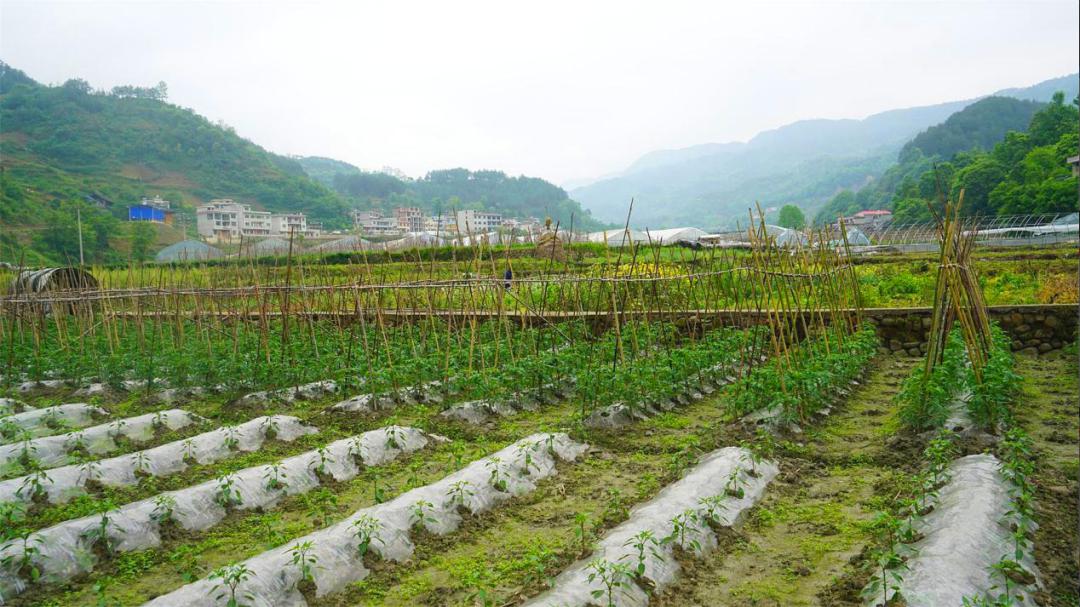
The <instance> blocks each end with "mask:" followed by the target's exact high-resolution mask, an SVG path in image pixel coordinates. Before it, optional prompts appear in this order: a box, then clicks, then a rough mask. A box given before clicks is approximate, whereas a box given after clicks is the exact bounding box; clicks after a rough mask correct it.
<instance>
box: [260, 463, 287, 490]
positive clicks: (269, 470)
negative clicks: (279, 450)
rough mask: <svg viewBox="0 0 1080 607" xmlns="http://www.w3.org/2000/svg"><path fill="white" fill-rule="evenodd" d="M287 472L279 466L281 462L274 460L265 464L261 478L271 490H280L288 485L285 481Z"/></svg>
mask: <svg viewBox="0 0 1080 607" xmlns="http://www.w3.org/2000/svg"><path fill="white" fill-rule="evenodd" d="M287 476H288V474H286V473H285V471H284V470H283V469H282V467H281V462H275V463H273V464H269V465H268V466H266V468H265V469H264V472H263V480H264V481H265V482H266V488H267V489H269V490H271V491H281V490H283V489H285V488H286V487H288V485H287V484H286V483H285V478H286V477H287Z"/></svg>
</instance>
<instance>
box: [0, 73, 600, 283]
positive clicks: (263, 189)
mask: <svg viewBox="0 0 1080 607" xmlns="http://www.w3.org/2000/svg"><path fill="white" fill-rule="evenodd" d="M167 99H168V89H167V86H166V85H165V83H160V84H158V85H157V86H155V87H136V86H118V87H114V88H113V89H111V90H109V91H101V90H95V89H93V88H92V87H91V85H90V84H89V83H87V82H86V81H84V80H80V79H72V80H68V81H67V82H65V83H63V84H61V85H59V86H45V85H42V84H39V83H38V82H36V81H34V80H33V79H32V78H30V77H29V76H27V75H26V74H25V73H23V72H22V71H20V70H18V69H15V68H13V67H11V66H9V65H7V64H5V63H3V62H0V125H2V131H0V224H2V225H3V226H4V228H5V229H4V230H0V259H2V260H5V261H10V262H25V263H30V264H46V263H70V262H73V261H78V259H79V244H78V240H79V239H78V234H79V232H78V227H77V218H78V217H79V216H81V221H82V228H83V230H82V232H83V249H84V258H85V260H86V261H87V262H88V263H90V262H95V263H96V262H116V261H123V260H126V259H128V258H129V257H130V258H132V259H134V260H136V261H138V260H143V259H146V258H148V257H149V256H151V255H152V253H153V252H154V251H156V250H157V248H159V247H160V246H161V245H162V244H167V243H169V242H175V241H177V240H181V239H183V238H184V237H185V235H192V234H193V229H194V224H195V215H194V209H195V207H196V206H197V205H199V204H202V203H204V202H206V201H207V200H210V199H213V198H233V199H235V200H237V201H240V202H244V203H249V204H252V205H254V206H255V207H256V208H261V209H265V210H270V211H301V212H304V213H307V214H308V216H309V217H310V218H311V219H312V220H314V221H320V222H322V223H323V225H324V226H325V227H326V228H349V227H351V220H350V218H349V214H348V212H349V210H350V209H352V208H373V207H380V206H381V207H392V206H396V205H398V204H407V205H410V206H420V207H423V208H425V209H428V210H432V209H436V208H439V207H441V208H442V209H445V210H447V211H449V210H451V209H453V208H460V209H465V208H488V209H493V210H497V211H500V212H502V213H504V214H505V215H508V216H512V217H525V216H538V217H540V218H543V217H544V216H551V217H553V218H554V219H556V220H561V221H563V222H564V225H566V224H568V223H569V220H570V215H571V214H572V213H573V214H574V215H575V221H576V222H578V225H581V226H582V227H594V226H596V225H597V223H596V222H595V221H592V220H591V218H589V216H588V213H586V212H584V211H582V210H581V208H580V206H579V205H577V203H575V202H573V201H572V200H570V199H569V198H568V197H567V195H566V192H565V191H563V190H562V189H560V188H558V187H556V186H554V185H552V184H550V183H547V182H545V181H543V180H540V179H533V178H528V177H507V176H506V175H504V174H503V173H500V172H497V171H480V172H476V173H471V172H469V171H465V170H463V169H452V170H449V171H436V172H433V173H431V174H429V175H428V176H426V177H425V178H424V179H421V180H417V181H410V182H408V183H406V182H403V181H401V180H399V179H397V178H395V177H392V176H389V175H382V174H374V173H364V172H363V171H360V170H359V169H357V168H356V167H353V166H352V165H349V164H347V163H343V162H340V161H336V160H331V159H328V158H304V159H302V161H300V160H297V159H294V158H289V157H285V156H281V155H278V154H274V153H271V152H269V151H267V150H265V149H263V148H262V147H259V146H258V145H256V144H255V143H252V142H251V141H248V140H247V139H244V138H242V137H240V136H239V135H237V134H236V132H235V131H234V130H233V129H232V128H230V127H229V126H227V125H225V124H221V123H213V122H211V121H209V120H208V119H206V118H205V117H203V116H200V115H199V114H197V113H195V112H194V111H193V110H191V109H187V108H182V107H179V106H177V105H174V104H171V103H168V101H167ZM309 172H310V176H309ZM375 183H382V184H383V185H382V186H381V189H380V187H374V186H373V185H372V184H375ZM154 195H160V196H162V197H163V198H165V199H167V200H170V201H172V202H173V205H174V209H176V210H177V212H178V213H177V215H178V217H177V218H178V221H177V224H178V226H180V228H179V229H171V228H164V227H162V226H148V225H142V226H137V225H132V224H129V223H128V222H125V221H124V218H125V217H126V212H127V207H128V205H130V204H132V203H135V202H138V201H139V200H140V199H141V198H142V197H144V196H147V197H149V196H154ZM185 228H186V234H185Z"/></svg>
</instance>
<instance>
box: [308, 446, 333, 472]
mask: <svg viewBox="0 0 1080 607" xmlns="http://www.w3.org/2000/svg"><path fill="white" fill-rule="evenodd" d="M332 463H334V457H333V456H332V455H330V450H329V449H328V448H326V447H325V446H323V447H319V448H318V449H316V450H315V459H314V460H312V461H311V464H310V467H311V470H312V472H314V473H315V474H316V475H318V476H320V477H328V476H330V470H329V468H328V467H327V466H328V465H329V464H332Z"/></svg>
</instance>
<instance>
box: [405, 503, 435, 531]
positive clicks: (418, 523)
mask: <svg viewBox="0 0 1080 607" xmlns="http://www.w3.org/2000/svg"><path fill="white" fill-rule="evenodd" d="M434 509H435V505H434V504H432V503H431V502H429V501H427V500H418V501H417V502H416V503H414V504H413V505H412V508H411V510H412V515H411V516H410V517H409V524H410V525H412V526H413V527H427V526H428V525H429V524H433V523H436V522H438V521H436V520H435V517H434V516H432V514H431V512H432V511H433V510H434Z"/></svg>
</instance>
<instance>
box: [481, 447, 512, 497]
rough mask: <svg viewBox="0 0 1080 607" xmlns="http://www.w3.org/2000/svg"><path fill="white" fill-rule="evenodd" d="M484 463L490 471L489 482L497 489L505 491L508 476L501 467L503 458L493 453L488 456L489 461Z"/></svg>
mask: <svg viewBox="0 0 1080 607" xmlns="http://www.w3.org/2000/svg"><path fill="white" fill-rule="evenodd" d="M484 465H485V466H486V467H487V469H488V470H489V471H490V475H489V476H488V483H489V484H490V485H491V486H492V487H494V488H495V490H496V491H501V492H503V493H505V492H506V490H507V487H508V485H507V481H506V476H505V474H504V473H503V471H502V467H501V465H502V460H500V459H499V457H498V456H495V455H492V456H491V457H489V458H487V461H485V462H484Z"/></svg>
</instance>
